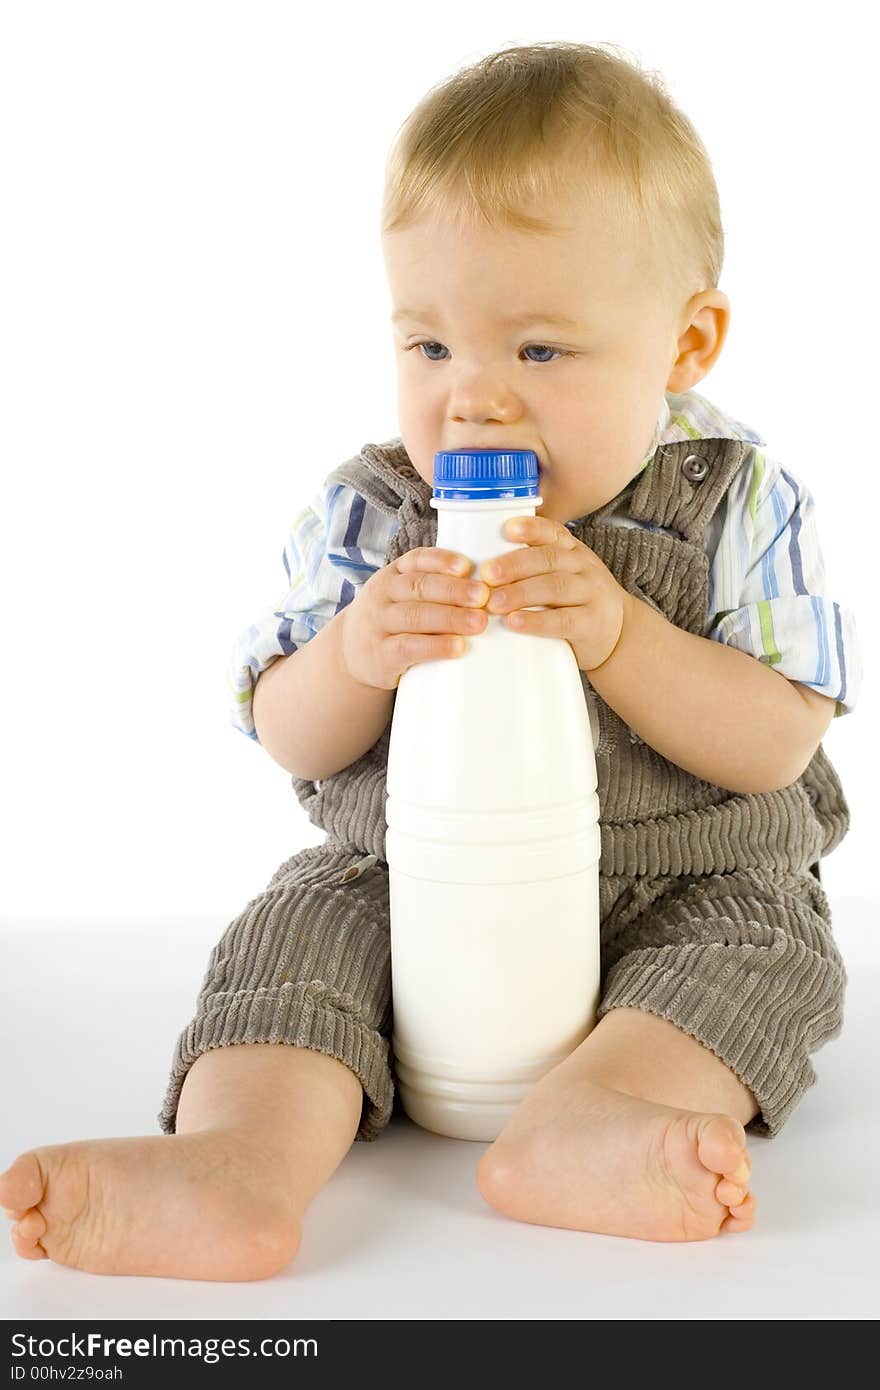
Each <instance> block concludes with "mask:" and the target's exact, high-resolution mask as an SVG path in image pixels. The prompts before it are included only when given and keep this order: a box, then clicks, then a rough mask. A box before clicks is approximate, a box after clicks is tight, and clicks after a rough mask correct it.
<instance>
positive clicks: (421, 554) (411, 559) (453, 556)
mask: <svg viewBox="0 0 880 1390" xmlns="http://www.w3.org/2000/svg"><path fill="white" fill-rule="evenodd" d="M394 564H395V568H396V570H397V572H398V574H410V573H412V571H413V570H421V571H433V572H434V573H437V572H438V571H439V572H441V573H447V574H459V575H461V574H469V573H470V571H471V570H472V569H473V567H474V566H473V561H472V560H469V559H468V557H467V556H466V555H460V554H459V553H458V551H456V550H439V549H438V548H437V547H436V546H432V545H422V546H418V547H417V548H416V549H415V550H408V551H406V553H405V554H404V555H401V556H400V557H399V558H398V559H397V560H396V561H395V562H394Z"/></svg>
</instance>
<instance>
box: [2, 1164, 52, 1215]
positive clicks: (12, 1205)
mask: <svg viewBox="0 0 880 1390" xmlns="http://www.w3.org/2000/svg"><path fill="white" fill-rule="evenodd" d="M45 1190H46V1183H45V1180H44V1178H43V1173H42V1171H41V1169H40V1165H39V1163H38V1161H37V1156H36V1154H35V1153H33V1152H31V1153H24V1154H19V1156H18V1158H17V1159H16V1160H15V1162H14V1163H12V1164H10V1166H9V1167H8V1168H7V1169H6V1171H5V1172H4V1173H0V1207H2V1208H3V1210H4V1211H5V1213H6V1215H7V1216H8V1217H9V1218H10V1219H11V1220H12V1221H18V1220H20V1219H21V1217H23V1216H24V1214H25V1212H26V1211H28V1209H29V1208H30V1207H35V1206H36V1205H37V1202H41V1201H42V1200H43V1193H44V1192H45Z"/></svg>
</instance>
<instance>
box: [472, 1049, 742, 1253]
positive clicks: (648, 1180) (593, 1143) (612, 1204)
mask: <svg viewBox="0 0 880 1390" xmlns="http://www.w3.org/2000/svg"><path fill="white" fill-rule="evenodd" d="M751 1167H752V1164H751V1159H750V1157H749V1154H748V1151H747V1150H746V1136H745V1130H744V1129H743V1127H742V1125H741V1124H740V1122H739V1120H736V1119H734V1118H733V1116H731V1115H711V1114H701V1113H697V1112H696V1111H693V1110H677V1109H674V1108H672V1107H671V1106H668V1105H658V1104H656V1103H655V1102H653V1101H647V1100H640V1099H637V1098H636V1097H634V1096H630V1095H626V1094H625V1093H623V1092H621V1091H614V1090H611V1089H609V1088H608V1087H605V1086H601V1085H599V1084H598V1083H596V1082H593V1081H592V1080H588V1079H585V1078H584V1077H583V1076H579V1077H576V1078H575V1077H572V1076H571V1075H570V1074H569V1075H565V1073H560V1074H558V1075H556V1074H554V1073H550V1074H549V1075H548V1076H547V1077H545V1078H544V1079H543V1080H542V1081H540V1082H539V1083H538V1085H537V1086H535V1088H534V1089H533V1090H532V1091H531V1092H530V1093H529V1095H528V1096H527V1097H526V1099H525V1100H524V1101H523V1102H522V1103H521V1105H520V1106H519V1108H518V1109H517V1110H516V1112H515V1113H514V1115H513V1116H512V1117H511V1119H510V1121H509V1122H508V1124H507V1126H506V1127H505V1129H504V1130H503V1131H502V1133H501V1134H500V1135H499V1136H498V1138H497V1139H496V1140H495V1142H494V1144H492V1145H490V1147H489V1148H488V1149H487V1150H486V1152H485V1154H484V1155H483V1157H482V1158H481V1159H480V1162H479V1164H478V1166H477V1185H478V1187H479V1190H480V1192H481V1193H482V1195H483V1197H484V1198H485V1199H486V1201H487V1202H488V1203H489V1204H490V1206H492V1207H494V1208H495V1209H496V1210H497V1211H500V1212H502V1213H503V1214H504V1215H505V1216H510V1217H513V1218H515V1219H516V1220H519V1221H530V1222H534V1223H536V1224H538V1225H542V1226H564V1227H568V1228H569V1229H573V1230H580V1231H596V1232H599V1233H600V1234H603V1235H613V1236H634V1237H636V1238H637V1239H640V1240H670V1241H672V1240H707V1239H708V1238H709V1237H710V1236H714V1235H718V1234H719V1232H721V1231H747V1230H748V1229H749V1228H750V1227H751V1226H752V1224H753V1222H754V1217H755V1209H756V1206H757V1203H756V1201H755V1198H754V1196H753V1195H752V1194H751V1193H750V1192H749V1175H750V1173H751Z"/></svg>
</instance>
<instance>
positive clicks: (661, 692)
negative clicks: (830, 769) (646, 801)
mask: <svg viewBox="0 0 880 1390" xmlns="http://www.w3.org/2000/svg"><path fill="white" fill-rule="evenodd" d="M589 679H590V684H591V685H592V686H593V687H594V689H595V690H597V691H598V693H599V694H600V695H601V697H602V699H603V700H604V701H605V702H606V704H609V705H610V706H611V708H612V709H614V710H616V711H617V713H618V714H619V715H620V717H621V718H622V719H624V720H625V721H626V723H627V724H629V726H630V727H631V728H632V729H634V730H635V732H636V733H637V734H638V735H639V737H640V738H642V739H644V741H645V743H647V744H649V745H650V747H651V748H655V749H656V750H657V752H658V753H660V754H662V755H663V757H664V758H668V759H669V760H670V762H674V763H677V764H678V766H679V767H683V768H684V769H685V770H686V771H687V772H691V773H693V775H694V776H695V777H701V778H703V780H705V781H707V782H713V783H715V784H717V785H718V786H721V787H727V788H728V789H729V790H730V791H735V792H765V791H776V790H777V789H778V788H780V787H787V786H789V785H790V784H791V783H792V782H794V781H796V780H797V778H798V777H800V775H801V773H802V772H803V771H804V768H805V767H806V766H807V764H808V763H809V761H810V759H811V758H812V756H813V754H814V753H815V751H816V749H817V748H818V746H819V744H820V743H821V741H822V736H823V735H824V733H825V731H826V729H827V728H828V725H829V724H830V722H831V718H832V716H833V714H834V701H833V700H830V699H828V698H827V697H825V696H823V695H821V694H818V693H817V692H815V691H813V690H810V689H809V688H808V687H804V686H802V685H800V684H799V683H798V682H795V681H790V680H788V679H787V678H786V677H785V676H783V675H781V674H780V673H779V672H778V671H774V670H773V669H772V668H771V667H770V666H765V665H764V664H763V662H760V661H758V660H757V659H756V658H755V657H753V656H749V655H748V654H747V653H746V652H741V651H738V650H737V649H736V648H735V647H729V646H725V645H724V644H723V643H721V642H715V641H713V640H712V639H711V638H709V637H698V636H696V635H694V634H693V633H690V632H685V631H684V630H683V629H682V628H679V627H676V626H675V625H674V624H673V623H670V622H668V621H667V619H666V618H664V617H663V615H662V614H661V613H658V612H657V611H656V609H654V608H651V607H649V605H648V604H646V603H643V602H642V601H641V600H640V599H637V598H636V597H635V596H634V595H632V594H629V593H628V594H627V602H626V613H625V618H624V624H623V632H622V634H621V638H620V641H619V642H618V644H617V647H616V649H615V650H614V652H613V653H612V655H611V656H610V657H609V658H608V660H607V661H606V662H604V663H603V665H601V666H599V667H597V668H596V669H595V670H594V671H591V672H590V673H589Z"/></svg>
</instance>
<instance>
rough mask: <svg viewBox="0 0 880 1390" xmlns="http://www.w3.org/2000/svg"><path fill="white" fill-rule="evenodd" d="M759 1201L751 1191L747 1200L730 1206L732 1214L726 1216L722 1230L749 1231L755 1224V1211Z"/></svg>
mask: <svg viewBox="0 0 880 1390" xmlns="http://www.w3.org/2000/svg"><path fill="white" fill-rule="evenodd" d="M757 1207H758V1203H757V1200H756V1198H755V1194H754V1193H753V1192H749V1193H748V1195H747V1196H746V1199H745V1201H743V1202H740V1204H739V1205H738V1206H735V1207H731V1208H730V1215H729V1216H727V1217H725V1219H724V1220H723V1221H722V1223H721V1229H722V1231H748V1230H750V1229H751V1227H752V1226H753V1225H754V1224H755V1212H756V1210H757Z"/></svg>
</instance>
